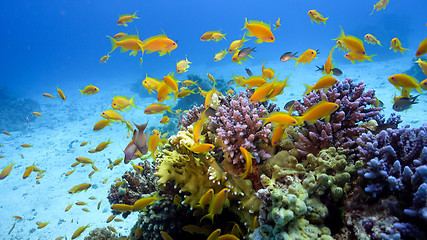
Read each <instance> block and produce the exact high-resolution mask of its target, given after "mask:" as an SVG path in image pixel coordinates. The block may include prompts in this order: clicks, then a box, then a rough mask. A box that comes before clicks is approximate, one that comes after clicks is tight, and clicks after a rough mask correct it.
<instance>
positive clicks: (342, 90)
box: [294, 78, 382, 157]
mask: <svg viewBox="0 0 427 240" xmlns="http://www.w3.org/2000/svg"><path fill="white" fill-rule="evenodd" d="M322 100H327V101H329V102H334V103H336V104H339V109H338V110H337V111H335V112H334V113H333V114H332V115H331V118H330V121H329V122H328V123H325V122H321V121H317V122H316V123H315V124H313V125H309V126H304V127H303V128H302V129H301V130H300V133H299V134H298V136H299V139H298V141H297V142H295V145H296V146H297V148H298V152H299V153H300V154H302V155H307V154H309V153H313V154H314V155H316V154H317V153H318V152H319V151H320V150H321V149H325V148H328V147H332V146H333V147H337V148H338V147H341V148H346V149H349V154H350V155H351V157H354V154H353V152H354V151H353V150H354V149H355V148H356V147H357V144H356V138H357V137H358V136H359V135H360V134H361V133H363V132H366V128H364V127H361V126H359V125H358V123H361V122H367V121H369V120H370V119H372V118H373V117H375V116H376V115H378V114H379V112H380V110H381V109H382V108H379V107H369V106H370V105H372V104H373V103H374V102H375V101H376V99H375V91H374V90H368V91H366V92H365V84H364V83H363V82H359V83H353V80H352V79H350V78H346V79H345V80H344V81H343V82H340V83H338V84H335V85H334V86H332V87H330V88H329V89H328V91H327V92H326V93H324V92H323V91H316V92H311V93H309V94H307V95H305V96H304V97H303V103H300V102H299V101H295V105H294V110H296V111H297V112H298V113H299V114H300V115H302V114H303V113H304V112H305V111H306V110H307V109H308V108H309V107H311V106H313V105H314V104H316V103H318V102H320V101H322Z"/></svg>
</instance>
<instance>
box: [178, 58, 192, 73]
mask: <svg viewBox="0 0 427 240" xmlns="http://www.w3.org/2000/svg"><path fill="white" fill-rule="evenodd" d="M190 63H192V62H190V61H188V59H187V56H186V57H185V60H181V61H179V62H178V63H177V64H176V73H178V74H181V73H184V72H187V71H188V68H189V67H190Z"/></svg>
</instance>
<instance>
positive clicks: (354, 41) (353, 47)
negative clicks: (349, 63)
mask: <svg viewBox="0 0 427 240" xmlns="http://www.w3.org/2000/svg"><path fill="white" fill-rule="evenodd" d="M340 28H341V34H340V36H338V38H336V39H334V40H339V41H342V42H343V43H344V44H345V47H346V48H348V49H349V50H350V51H351V52H355V53H357V54H365V53H366V52H365V47H364V46H363V41H362V40H360V39H359V38H357V37H355V36H351V35H347V36H346V35H345V33H344V29H343V28H342V27H340Z"/></svg>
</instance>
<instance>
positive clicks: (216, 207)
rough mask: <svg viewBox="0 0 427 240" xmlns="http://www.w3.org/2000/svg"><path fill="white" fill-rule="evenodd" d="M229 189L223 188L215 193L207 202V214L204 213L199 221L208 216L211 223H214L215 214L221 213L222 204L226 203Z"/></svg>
mask: <svg viewBox="0 0 427 240" xmlns="http://www.w3.org/2000/svg"><path fill="white" fill-rule="evenodd" d="M229 191H230V190H229V189H228V188H224V189H222V190H221V191H219V192H218V193H217V194H215V196H214V198H213V200H212V201H211V203H210V204H209V210H208V214H206V215H205V216H203V217H202V218H201V219H200V222H201V221H202V220H203V219H205V218H208V219H211V221H212V224H213V223H214V217H215V215H217V214H221V213H222V210H223V208H224V205H226V201H227V195H228V192H229ZM228 204H229V203H228Z"/></svg>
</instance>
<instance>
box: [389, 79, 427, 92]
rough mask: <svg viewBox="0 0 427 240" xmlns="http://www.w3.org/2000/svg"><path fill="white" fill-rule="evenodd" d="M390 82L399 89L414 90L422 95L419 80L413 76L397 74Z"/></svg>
mask: <svg viewBox="0 0 427 240" xmlns="http://www.w3.org/2000/svg"><path fill="white" fill-rule="evenodd" d="M388 81H389V82H390V83H391V84H393V85H394V86H395V87H396V88H397V89H399V90H400V87H402V88H405V89H410V88H413V89H415V90H417V91H418V92H420V93H422V91H421V87H420V84H419V83H418V80H417V79H416V78H414V77H412V76H409V75H406V74H395V75H392V76H390V77H389V78H388Z"/></svg>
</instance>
